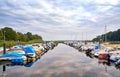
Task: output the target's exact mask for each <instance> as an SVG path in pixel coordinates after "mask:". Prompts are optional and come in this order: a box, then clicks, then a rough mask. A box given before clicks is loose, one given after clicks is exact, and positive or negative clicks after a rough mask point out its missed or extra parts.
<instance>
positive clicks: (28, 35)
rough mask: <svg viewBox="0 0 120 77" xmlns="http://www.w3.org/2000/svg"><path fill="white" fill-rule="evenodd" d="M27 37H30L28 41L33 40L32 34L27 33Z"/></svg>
mask: <svg viewBox="0 0 120 77" xmlns="http://www.w3.org/2000/svg"><path fill="white" fill-rule="evenodd" d="M26 35H27V37H28V40H32V33H31V32H27V34H26Z"/></svg>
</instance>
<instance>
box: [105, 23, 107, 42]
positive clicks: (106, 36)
mask: <svg viewBox="0 0 120 77" xmlns="http://www.w3.org/2000/svg"><path fill="white" fill-rule="evenodd" d="M105 42H107V26H106V25H105Z"/></svg>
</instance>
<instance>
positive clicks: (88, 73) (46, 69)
mask: <svg viewBox="0 0 120 77" xmlns="http://www.w3.org/2000/svg"><path fill="white" fill-rule="evenodd" d="M2 68H3V66H0V77H2V74H4V75H5V76H6V77H120V74H119V73H120V70H119V69H116V67H115V66H114V65H113V66H107V65H105V64H104V65H103V64H99V63H98V59H96V58H93V59H92V58H89V57H87V56H86V55H85V54H84V53H81V52H78V51H77V50H75V49H74V48H71V47H69V46H67V45H64V44H59V45H58V46H57V47H55V48H54V49H53V50H50V51H48V52H47V53H46V54H45V55H43V56H42V57H41V59H39V60H37V61H36V62H34V63H33V65H32V66H31V67H25V66H6V71H4V72H3V69H2Z"/></svg>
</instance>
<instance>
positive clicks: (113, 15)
mask: <svg viewBox="0 0 120 77" xmlns="http://www.w3.org/2000/svg"><path fill="white" fill-rule="evenodd" d="M105 25H107V31H114V30H117V29H120V0H0V28H3V27H6V26H7V27H11V28H13V29H14V30H16V31H19V32H23V33H26V32H32V33H33V34H39V35H41V36H42V37H43V39H44V40H66V39H68V40H76V39H77V40H78V39H79V40H81V39H93V38H94V37H96V36H97V35H100V34H103V33H105V30H104V27H105Z"/></svg>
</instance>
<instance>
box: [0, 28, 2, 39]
mask: <svg viewBox="0 0 120 77" xmlns="http://www.w3.org/2000/svg"><path fill="white" fill-rule="evenodd" d="M0 40H3V32H2V30H1V29H0Z"/></svg>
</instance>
